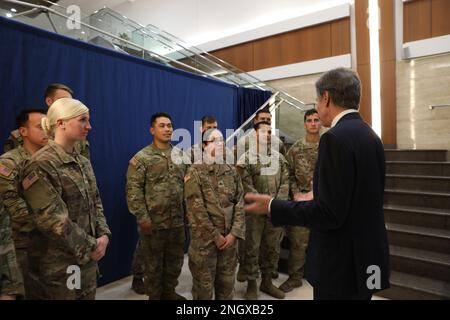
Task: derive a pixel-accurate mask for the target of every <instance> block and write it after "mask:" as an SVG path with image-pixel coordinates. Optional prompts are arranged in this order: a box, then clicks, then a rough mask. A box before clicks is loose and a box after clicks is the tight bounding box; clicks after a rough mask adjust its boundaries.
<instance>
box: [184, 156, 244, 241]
mask: <svg viewBox="0 0 450 320" xmlns="http://www.w3.org/2000/svg"><path fill="white" fill-rule="evenodd" d="M184 188H185V199H186V209H187V217H188V220H189V223H190V226H191V228H192V234H193V237H197V238H198V237H200V238H202V239H203V240H204V244H205V245H207V244H209V243H211V241H214V240H215V239H216V238H217V237H218V236H219V235H221V234H222V235H227V234H229V233H231V234H233V235H234V236H235V237H236V238H240V239H245V214H244V199H243V196H244V190H243V187H242V182H241V178H240V176H239V174H238V173H237V171H236V169H235V168H234V167H233V166H231V165H228V164H213V165H207V164H194V165H192V166H191V167H190V168H189V170H188V173H187V175H186V177H185V186H184Z"/></svg>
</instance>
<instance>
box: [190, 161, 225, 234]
mask: <svg viewBox="0 0 450 320" xmlns="http://www.w3.org/2000/svg"><path fill="white" fill-rule="evenodd" d="M184 181H185V182H184V198H185V202H186V209H187V214H188V217H189V223H190V225H191V226H192V228H195V229H200V230H202V232H204V234H203V235H202V236H204V237H207V236H208V235H210V239H211V240H212V241H216V240H217V239H218V238H219V237H220V236H221V233H220V231H219V230H218V229H217V228H216V227H215V226H214V225H213V223H212V222H211V220H210V219H209V214H208V211H207V210H206V206H205V203H204V201H203V195H202V191H201V188H200V183H199V181H200V178H199V177H198V174H197V172H196V171H195V169H192V168H190V169H189V170H188V172H187V174H186V177H185V179H184Z"/></svg>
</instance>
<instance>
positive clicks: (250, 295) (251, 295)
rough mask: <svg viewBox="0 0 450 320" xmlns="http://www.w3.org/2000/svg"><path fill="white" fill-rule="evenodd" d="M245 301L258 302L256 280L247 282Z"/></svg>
mask: <svg viewBox="0 0 450 320" xmlns="http://www.w3.org/2000/svg"><path fill="white" fill-rule="evenodd" d="M245 299H246V300H258V287H257V285H256V280H248V284H247V293H246V294H245Z"/></svg>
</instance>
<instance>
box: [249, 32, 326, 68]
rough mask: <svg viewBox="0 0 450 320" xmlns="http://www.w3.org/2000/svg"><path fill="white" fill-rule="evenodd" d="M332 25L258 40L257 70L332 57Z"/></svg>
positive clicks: (255, 57) (255, 66) (254, 52)
mask: <svg viewBox="0 0 450 320" xmlns="http://www.w3.org/2000/svg"><path fill="white" fill-rule="evenodd" d="M330 37H331V24H330V23H325V24H320V25H317V26H313V27H308V28H304V29H299V30H295V31H290V32H286V33H282V34H279V35H275V36H272V37H268V38H264V39H260V40H256V41H255V42H254V48H253V54H254V68H255V70H259V69H265V68H271V67H277V66H281V65H286V64H291V63H297V62H303V61H309V60H315V59H322V58H326V57H329V56H331V43H330Z"/></svg>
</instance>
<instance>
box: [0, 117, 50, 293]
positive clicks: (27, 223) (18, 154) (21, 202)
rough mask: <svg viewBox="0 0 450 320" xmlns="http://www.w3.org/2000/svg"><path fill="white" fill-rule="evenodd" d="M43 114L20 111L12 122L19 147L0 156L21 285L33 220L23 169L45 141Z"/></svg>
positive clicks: (0, 187)
mask: <svg viewBox="0 0 450 320" xmlns="http://www.w3.org/2000/svg"><path fill="white" fill-rule="evenodd" d="M44 116H45V111H44V110H38V109H30V110H24V111H22V112H21V113H20V114H19V116H18V117H17V121H16V122H17V127H18V130H19V131H20V135H21V137H23V141H24V143H23V146H18V147H17V148H15V149H13V150H11V151H9V152H7V153H5V154H4V155H2V156H1V157H0V196H2V197H3V199H4V204H5V208H6V210H7V211H8V213H9V215H10V218H11V225H12V232H13V240H14V246H15V249H16V256H17V262H18V265H19V268H20V270H21V272H22V276H23V278H24V282H25V287H26V285H27V284H28V281H27V275H28V258H27V248H28V243H29V232H30V231H32V230H33V223H32V220H31V213H30V212H29V209H28V206H27V204H26V202H25V199H24V197H23V189H22V180H23V170H24V168H25V165H26V164H27V163H28V162H29V160H30V159H31V155H32V154H34V153H35V152H36V151H38V150H39V149H40V148H42V147H43V146H45V145H46V144H47V141H48V138H47V135H46V134H45V132H44V130H43V129H42V126H41V119H42V118H43V117H44Z"/></svg>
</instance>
